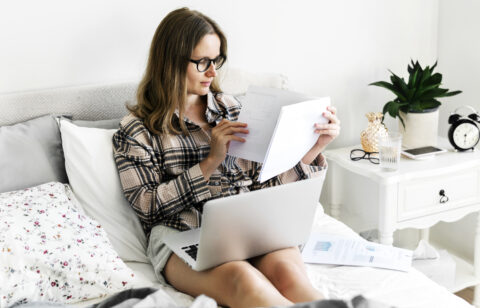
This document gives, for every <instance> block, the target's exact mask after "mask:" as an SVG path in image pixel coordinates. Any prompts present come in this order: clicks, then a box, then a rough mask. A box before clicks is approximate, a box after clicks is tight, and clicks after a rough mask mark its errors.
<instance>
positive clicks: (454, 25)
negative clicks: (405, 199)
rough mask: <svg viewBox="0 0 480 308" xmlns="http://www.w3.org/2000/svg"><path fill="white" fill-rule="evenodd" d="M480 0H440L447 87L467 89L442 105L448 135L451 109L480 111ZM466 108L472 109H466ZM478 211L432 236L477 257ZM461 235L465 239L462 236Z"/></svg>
mask: <svg viewBox="0 0 480 308" xmlns="http://www.w3.org/2000/svg"><path fill="white" fill-rule="evenodd" d="M479 15H480V2H479V1H475V0H461V1H450V0H440V4H439V39H438V58H439V70H440V71H441V72H442V74H443V77H444V80H443V83H444V85H445V87H447V88H449V89H454V90H457V89H459V90H462V91H463V93H462V94H460V95H457V96H454V97H451V98H449V99H448V102H446V103H445V104H444V105H443V106H442V108H441V109H440V127H439V131H440V133H441V134H444V135H446V134H447V131H448V128H449V125H448V124H447V121H448V116H449V114H450V112H452V111H454V110H455V108H457V107H459V106H462V105H471V106H472V107H474V108H475V109H476V110H477V111H479V112H480V99H479V90H478V89H479V83H480V77H478V73H479V72H480V57H479V55H480V19H479V18H478V16H479ZM463 112H468V110H467V111H463ZM476 222H477V214H470V215H468V216H467V217H465V218H464V219H462V220H460V221H458V222H456V223H453V224H446V223H440V224H439V225H438V226H436V227H434V228H433V230H432V239H433V240H436V241H438V242H443V243H444V244H446V246H447V247H450V248H453V249H455V250H456V251H457V252H459V253H460V254H461V255H463V256H464V257H467V258H470V259H473V240H474V235H475V228H476ZM460 239H461V240H460Z"/></svg>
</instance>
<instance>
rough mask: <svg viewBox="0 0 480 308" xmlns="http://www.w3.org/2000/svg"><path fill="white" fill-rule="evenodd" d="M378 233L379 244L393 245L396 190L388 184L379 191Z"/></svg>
mask: <svg viewBox="0 0 480 308" xmlns="http://www.w3.org/2000/svg"><path fill="white" fill-rule="evenodd" d="M378 200H379V211H378V215H379V217H378V232H379V240H380V243H381V244H385V245H393V232H394V231H395V227H396V226H395V223H396V200H397V190H396V187H395V185H393V184H390V185H386V186H384V187H381V188H380V189H379V195H378Z"/></svg>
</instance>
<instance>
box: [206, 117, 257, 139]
mask: <svg viewBox="0 0 480 308" xmlns="http://www.w3.org/2000/svg"><path fill="white" fill-rule="evenodd" d="M245 127H247V124H246V123H242V122H232V121H228V120H225V119H223V120H222V121H220V123H218V125H217V126H215V127H214V128H213V129H212V139H213V140H218V141H220V143H222V144H227V143H229V142H230V141H231V140H235V141H239V142H245V139H244V138H242V137H239V136H236V135H234V134H236V133H239V134H248V133H249V130H248V129H246V128H245Z"/></svg>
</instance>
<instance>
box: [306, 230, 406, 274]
mask: <svg viewBox="0 0 480 308" xmlns="http://www.w3.org/2000/svg"><path fill="white" fill-rule="evenodd" d="M412 255H413V252H412V251H411V250H408V249H402V248H397V247H393V246H386V245H381V244H377V243H372V242H368V241H366V240H364V239H355V238H348V237H340V236H335V235H328V234H321V233H317V232H314V233H312V234H311V235H310V239H309V240H308V242H307V244H305V246H304V248H303V251H302V257H303V261H304V262H306V263H319V264H338V265H356V266H371V267H381V268H388V269H394V270H399V271H405V272H407V271H409V269H410V268H411V266H412Z"/></svg>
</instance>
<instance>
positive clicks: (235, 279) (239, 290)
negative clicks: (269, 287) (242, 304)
mask: <svg viewBox="0 0 480 308" xmlns="http://www.w3.org/2000/svg"><path fill="white" fill-rule="evenodd" d="M223 266H224V270H225V273H226V277H227V281H228V284H229V289H230V290H231V296H232V297H233V298H242V297H245V296H248V297H250V298H253V297H255V296H256V294H259V293H261V292H262V289H263V287H264V286H265V281H263V280H262V279H261V278H260V275H259V273H257V270H256V269H255V268H254V267H253V266H251V265H250V263H248V262H245V261H234V262H229V263H226V264H224V265H223Z"/></svg>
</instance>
